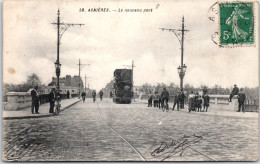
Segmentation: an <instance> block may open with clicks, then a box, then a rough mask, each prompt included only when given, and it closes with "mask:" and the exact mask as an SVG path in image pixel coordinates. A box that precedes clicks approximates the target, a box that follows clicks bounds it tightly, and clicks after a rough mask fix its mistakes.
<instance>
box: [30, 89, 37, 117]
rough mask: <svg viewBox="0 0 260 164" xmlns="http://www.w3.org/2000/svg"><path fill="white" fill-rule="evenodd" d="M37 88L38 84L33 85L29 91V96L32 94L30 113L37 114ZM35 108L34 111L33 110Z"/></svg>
mask: <svg viewBox="0 0 260 164" xmlns="http://www.w3.org/2000/svg"><path fill="white" fill-rule="evenodd" d="M37 90H38V86H35V87H34V88H33V90H32V91H31V96H32V107H31V110H32V114H34V113H36V114H39V112H38V110H39V94H38V92H37ZM34 109H35V112H34Z"/></svg>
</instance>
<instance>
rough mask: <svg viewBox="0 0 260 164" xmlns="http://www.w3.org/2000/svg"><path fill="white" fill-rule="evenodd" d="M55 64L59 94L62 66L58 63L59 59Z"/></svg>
mask: <svg viewBox="0 0 260 164" xmlns="http://www.w3.org/2000/svg"><path fill="white" fill-rule="evenodd" d="M54 64H55V68H56V76H57V90H58V92H59V91H60V67H61V64H60V62H59V61H58V59H57V61H56V62H55V63H54Z"/></svg>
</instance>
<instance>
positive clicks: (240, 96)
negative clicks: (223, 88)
mask: <svg viewBox="0 0 260 164" xmlns="http://www.w3.org/2000/svg"><path fill="white" fill-rule="evenodd" d="M237 98H238V112H240V110H241V108H242V112H245V106H244V102H245V100H246V94H245V92H244V91H243V89H242V88H241V89H240V92H239V93H238V97H237Z"/></svg>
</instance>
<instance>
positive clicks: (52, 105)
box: [49, 88, 55, 113]
mask: <svg viewBox="0 0 260 164" xmlns="http://www.w3.org/2000/svg"><path fill="white" fill-rule="evenodd" d="M49 102H50V110H49V113H53V109H54V104H55V88H52V89H51V92H50V93H49Z"/></svg>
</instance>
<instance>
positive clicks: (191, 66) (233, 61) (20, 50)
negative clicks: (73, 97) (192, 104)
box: [3, 0, 258, 89]
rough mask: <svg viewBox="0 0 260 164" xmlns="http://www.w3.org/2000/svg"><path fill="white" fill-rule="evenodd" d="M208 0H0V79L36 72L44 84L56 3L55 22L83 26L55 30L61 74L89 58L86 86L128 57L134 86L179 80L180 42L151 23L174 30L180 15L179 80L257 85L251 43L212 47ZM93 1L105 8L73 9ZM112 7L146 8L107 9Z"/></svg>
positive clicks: (51, 72)
mask: <svg viewBox="0 0 260 164" xmlns="http://www.w3.org/2000/svg"><path fill="white" fill-rule="evenodd" d="M158 4H159V5H158ZM213 4H214V2H213V1H210V2H207V1H203V2H201V3H198V2H197V3H194V2H189V1H186V2H169V1H160V2H158V1H146V2H144V1H143V2H130V1H109V2H103V1H91V2H90V1H81V0H77V1H54V0H49V1H35V0H28V1H24V0H23V1H19V0H17V1H14V0H8V1H5V2H4V4H3V12H4V13H3V17H4V19H3V21H4V32H3V35H4V40H3V47H4V48H3V55H4V56H3V75H4V76H3V77H4V78H3V81H4V82H6V83H14V84H18V83H22V82H25V81H26V77H27V75H29V74H31V73H36V74H38V75H39V77H40V79H41V80H42V82H43V83H44V84H48V83H49V82H51V79H52V77H53V76H55V67H54V62H55V60H56V58H57V29H56V28H55V26H54V25H52V24H51V23H53V22H55V21H56V20H57V10H58V8H59V9H60V11H61V22H64V23H83V24H85V26H82V27H77V26H75V27H70V28H69V29H68V30H67V31H66V32H65V33H64V35H63V36H62V39H61V46H60V62H61V64H62V67H61V77H64V76H65V75H72V76H74V75H78V65H77V63H78V60H79V58H80V59H81V62H82V63H83V64H91V65H90V66H84V67H83V68H82V71H81V75H82V77H83V78H84V76H85V74H87V76H89V77H93V78H92V79H91V81H90V87H91V88H94V89H100V88H102V87H104V86H105V85H106V83H108V82H109V81H110V80H112V78H113V71H114V70H115V69H117V68H125V67H124V66H123V65H131V61H132V60H134V61H135V65H136V67H135V69H134V83H135V85H142V84H144V83H146V82H147V83H150V84H157V83H160V82H164V83H166V84H169V83H171V82H174V83H175V84H179V76H178V73H177V67H178V66H179V65H180V61H181V51H180V47H181V46H180V43H179V41H178V39H177V38H176V36H175V35H174V34H173V33H171V32H167V31H161V30H159V29H158V28H161V27H165V28H180V27H181V19H182V16H184V17H185V26H186V28H187V29H188V30H189V32H187V33H186V35H185V40H184V63H185V64H186V65H187V66H188V67H187V72H186V75H185V78H184V84H186V83H190V84H192V85H194V86H200V85H201V84H205V85H208V86H213V85H215V84H218V85H222V86H223V87H229V86H232V85H233V84H235V83H236V84H237V85H238V86H239V87H242V86H243V87H244V86H248V87H255V86H258V51H257V50H258V44H257V46H256V47H237V48H219V47H218V46H217V45H215V44H214V43H213V42H212V41H211V35H212V34H213V33H214V32H216V31H218V23H217V21H216V22H215V23H214V22H212V21H210V20H209V19H208V16H209V13H208V10H209V8H210V6H211V5H213ZM156 6H157V7H158V9H156ZM97 7H101V8H109V10H110V11H111V12H106V13H103V12H101V13H94V12H79V8H84V9H85V10H86V9H89V8H97ZM119 8H122V9H144V8H147V9H153V11H152V12H150V13H133V12H131V13H127V12H123V13H119V12H116V11H112V10H118V9H119ZM256 20H258V17H257V18H256ZM256 26H257V28H256V29H258V24H257V25H256ZM256 33H257V34H258V31H256ZM256 40H258V38H256ZM257 43H258V41H257Z"/></svg>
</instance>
